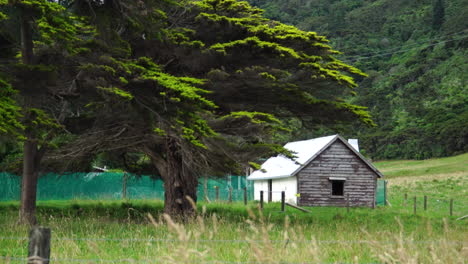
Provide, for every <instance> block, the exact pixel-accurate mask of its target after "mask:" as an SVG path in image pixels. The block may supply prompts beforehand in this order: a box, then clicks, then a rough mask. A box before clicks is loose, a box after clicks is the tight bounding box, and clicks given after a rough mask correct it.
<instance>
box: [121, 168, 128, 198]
mask: <svg viewBox="0 0 468 264" xmlns="http://www.w3.org/2000/svg"><path fill="white" fill-rule="evenodd" d="M126 198H127V173H126V172H124V174H123V179H122V199H126Z"/></svg>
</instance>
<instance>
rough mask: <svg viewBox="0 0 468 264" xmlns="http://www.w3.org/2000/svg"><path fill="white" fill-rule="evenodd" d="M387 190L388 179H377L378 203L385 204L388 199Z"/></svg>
mask: <svg viewBox="0 0 468 264" xmlns="http://www.w3.org/2000/svg"><path fill="white" fill-rule="evenodd" d="M386 192H387V181H384V180H379V181H377V199H376V204H377V205H385V199H386V197H387V196H386Z"/></svg>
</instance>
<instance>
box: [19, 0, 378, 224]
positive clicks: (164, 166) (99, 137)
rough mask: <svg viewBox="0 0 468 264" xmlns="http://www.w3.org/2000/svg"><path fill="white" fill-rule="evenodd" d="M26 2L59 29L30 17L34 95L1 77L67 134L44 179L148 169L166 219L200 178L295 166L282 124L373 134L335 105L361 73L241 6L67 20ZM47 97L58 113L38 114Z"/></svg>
mask: <svg viewBox="0 0 468 264" xmlns="http://www.w3.org/2000/svg"><path fill="white" fill-rule="evenodd" d="M32 2H34V3H36V2H37V3H41V4H44V5H45V6H46V7H44V8H49V5H52V6H53V7H54V9H51V11H50V12H59V13H57V14H59V16H58V17H59V18H60V19H62V20H60V19H59V20H57V21H55V20H54V18H53V17H54V16H52V17H49V16H50V15H51V14H50V13H49V12H47V13H45V12H43V11H41V10H42V9H40V8H39V10H40V11H39V13H38V18H36V21H44V22H43V24H41V22H39V23H38V24H37V26H38V27H40V28H43V29H42V31H41V35H39V36H35V38H37V41H35V44H36V46H35V47H36V48H35V49H36V50H37V51H39V50H41V49H44V50H45V52H43V53H40V52H35V54H33V56H32V60H31V61H32V62H35V61H37V62H38V63H34V64H33V63H30V65H26V66H24V65H21V67H23V68H27V69H33V70H34V71H38V70H40V71H42V72H41V74H40V76H38V79H35V83H34V85H32V84H31V83H30V82H29V83H28V81H27V80H26V79H25V78H24V77H22V76H21V75H18V74H17V75H15V74H14V73H12V74H11V76H12V77H11V78H12V83H13V87H14V88H16V89H18V90H20V91H22V90H25V91H26V88H21V87H27V86H32V87H35V89H33V92H34V94H35V98H36V99H35V100H30V102H31V103H30V104H25V105H24V106H25V107H27V108H28V109H38V110H34V111H35V113H36V116H40V117H41V118H42V120H53V119H47V118H46V117H47V116H55V117H60V118H55V119H56V120H57V121H58V123H60V125H61V127H62V128H63V134H64V135H67V136H63V137H64V138H66V142H65V143H66V144H63V145H57V146H56V147H57V149H55V150H51V151H49V152H48V153H46V164H47V165H48V166H49V167H47V168H50V169H54V168H55V169H56V168H57V167H61V168H62V169H67V170H70V169H73V170H79V169H80V168H81V169H82V168H83V167H85V164H88V165H89V164H90V163H91V162H92V160H93V159H95V158H96V156H97V155H100V154H103V153H107V155H109V156H113V157H115V158H117V159H119V160H120V162H121V164H122V166H123V167H124V168H125V169H126V170H129V171H138V170H141V169H142V164H145V165H146V168H148V164H149V165H150V166H149V168H151V169H152V170H153V171H154V172H155V173H157V174H159V175H160V176H161V178H162V179H163V181H164V187H165V195H166V197H165V211H166V212H168V213H170V214H176V215H180V214H182V215H183V214H186V213H190V212H191V210H192V206H191V204H190V201H189V200H190V199H191V200H193V201H196V199H197V197H196V186H197V183H198V177H199V176H200V175H203V174H211V175H216V174H221V173H225V172H227V171H235V170H241V169H242V168H246V167H248V166H255V161H256V160H257V159H258V158H259V157H261V156H264V155H271V154H274V153H280V152H281V153H284V154H285V155H289V156H291V157H293V153H288V152H287V151H285V150H284V149H283V148H282V147H281V145H280V144H279V143H283V142H280V141H278V134H281V133H288V132H290V131H289V130H288V126H287V125H286V123H287V122H288V121H289V120H292V119H294V120H297V121H298V122H301V123H302V126H306V127H308V128H309V129H314V128H315V127H316V126H317V125H327V126H330V127H333V126H334V125H336V124H339V123H342V122H353V121H355V120H360V121H361V122H362V123H364V124H367V125H373V122H372V120H371V118H370V115H369V114H368V112H367V111H366V108H364V107H361V106H358V105H354V104H351V103H350V102H349V101H348V100H346V99H345V98H346V97H347V96H351V95H354V94H355V92H354V89H355V88H356V86H357V85H356V83H355V81H354V79H353V77H356V76H358V77H363V76H365V74H364V73H363V72H361V71H360V70H358V69H357V68H354V67H352V66H350V65H348V64H345V63H343V62H342V61H340V60H338V59H337V58H336V56H337V55H338V54H339V52H338V51H336V50H334V49H333V48H332V47H331V46H330V45H329V44H328V40H327V39H326V38H325V37H324V36H320V35H318V34H317V33H315V32H306V31H302V30H299V29H297V28H296V27H293V26H289V25H285V24H282V23H280V22H276V21H272V20H269V19H266V18H264V17H263V16H262V13H263V11H262V10H260V9H258V8H255V7H252V6H250V5H249V4H248V3H247V2H242V1H235V0H203V1H182V2H178V3H170V2H164V3H163V2H161V1H149V0H148V1H139V2H138V3H137V5H131V4H130V2H128V1H125V0H119V1H117V0H114V1H111V0H106V1H67V2H66V4H68V8H69V10H68V11H67V10H65V9H64V7H60V6H58V5H57V4H54V3H49V2H46V1H32ZM132 2H133V1H132ZM38 6H41V5H40V4H38ZM28 8H29V7H28ZM41 8H42V7H41ZM35 10H36V9H35ZM69 12H74V13H75V14H77V15H79V16H74V15H69V14H70V13H69ZM36 15H37V14H36ZM81 17H86V18H81ZM50 19H51V21H49V20H50ZM52 23H63V25H55V24H52ZM56 28H57V29H56ZM67 34H68V35H67ZM38 41H39V42H38ZM43 46H44V47H43ZM22 54H23V56H24V54H27V53H25V51H24V50H23V53H22ZM41 61H47V62H48V63H42V64H39V62H41ZM55 65H63V66H60V67H57V66H55ZM20 72H22V71H20ZM46 73H47V74H46ZM54 76H55V77H56V76H60V79H61V80H66V82H65V83H66V84H68V85H66V86H64V85H63V84H62V85H61V82H59V81H58V78H52V77H54ZM39 77H42V78H43V79H41V78H39ZM51 78H52V80H53V81H52V82H51V80H50V79H51ZM42 80H44V81H42ZM41 85H43V86H41ZM39 87H44V88H41V89H39ZM65 87H66V88H67V89H64V88H65ZM51 91H52V92H51ZM62 93H63V94H62ZM27 95H28V94H24V95H23V98H27ZM39 98H43V99H42V100H40V99H39ZM56 98H59V99H60V102H61V107H60V108H59V111H58V112H54V111H49V112H46V111H45V110H47V109H48V106H49V105H50V104H49V103H50V102H51V100H56ZM31 106H34V107H31ZM48 113H49V114H48ZM30 117H31V114H28V115H27V118H26V119H25V120H30V119H31V118H30ZM42 123H47V124H49V123H51V122H49V123H48V122H46V121H44V122H42ZM35 131H39V130H35ZM42 135H43V136H44V137H43V140H44V141H45V142H49V141H50V140H51V139H50V137H49V135H51V133H45V134H42ZM26 138H27V139H29V140H30V141H32V140H33V138H34V142H36V141H37V138H38V136H35V135H33V134H26ZM62 141H63V140H62ZM65 159H66V160H67V162H66V163H64V162H63V160H65ZM35 169H36V170H35V171H36V172H37V170H38V168H37V167H35ZM187 197H188V198H187Z"/></svg>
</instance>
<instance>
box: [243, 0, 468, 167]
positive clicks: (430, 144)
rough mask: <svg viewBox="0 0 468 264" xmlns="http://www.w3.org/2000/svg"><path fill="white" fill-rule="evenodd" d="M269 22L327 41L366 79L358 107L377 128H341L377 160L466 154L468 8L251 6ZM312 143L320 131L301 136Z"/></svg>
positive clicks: (384, 0) (432, 0)
mask: <svg viewBox="0 0 468 264" xmlns="http://www.w3.org/2000/svg"><path fill="white" fill-rule="evenodd" d="M250 2H251V4H253V5H255V6H258V7H260V8H262V9H264V10H265V15H266V16H267V17H269V18H271V19H274V20H278V21H281V22H284V23H287V24H292V25H295V26H297V27H299V28H301V29H303V30H307V31H316V32H317V33H318V34H322V35H325V36H327V37H328V38H329V39H330V41H331V46H333V47H334V48H336V49H338V50H340V51H341V52H343V54H341V55H340V56H338V58H340V59H342V60H344V61H345V62H347V63H350V64H352V65H353V66H356V67H357V68H359V69H361V70H363V71H364V72H365V73H367V74H368V77H367V78H362V79H359V80H358V81H359V85H360V86H359V88H357V96H354V97H353V98H352V100H353V102H354V103H357V104H360V105H364V106H368V107H369V111H370V113H371V115H372V116H373V119H374V121H375V122H376V124H377V127H373V128H367V127H365V128H364V127H361V126H353V127H352V128H350V127H343V131H344V133H345V134H347V135H348V136H353V137H356V136H357V137H359V138H360V139H361V142H362V144H361V145H362V146H363V147H364V152H365V153H366V155H368V156H370V157H372V158H373V159H394V158H408V159H425V158H430V157H438V156H448V155H454V154H457V153H464V152H466V151H468V86H467V77H468V67H467V66H468V64H467V50H466V48H467V46H468V19H466V17H467V16H468V1H467V0H414V1H406V0H250ZM301 133H302V134H301V135H299V137H300V136H302V137H308V136H310V135H311V134H312V135H315V134H314V133H323V131H321V130H318V131H313V132H307V131H306V132H304V131H302V132H301Z"/></svg>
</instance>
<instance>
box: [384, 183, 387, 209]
mask: <svg viewBox="0 0 468 264" xmlns="http://www.w3.org/2000/svg"><path fill="white" fill-rule="evenodd" d="M384 205H385V206H387V181H384Z"/></svg>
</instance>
